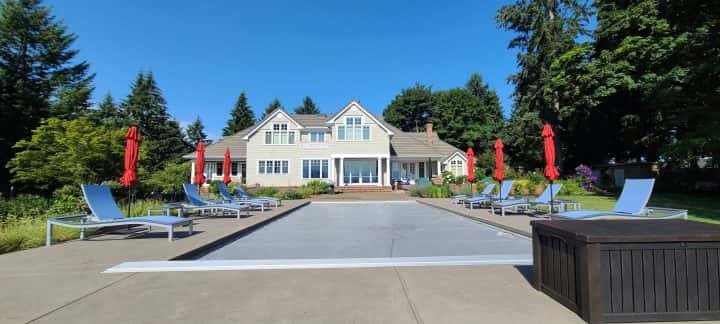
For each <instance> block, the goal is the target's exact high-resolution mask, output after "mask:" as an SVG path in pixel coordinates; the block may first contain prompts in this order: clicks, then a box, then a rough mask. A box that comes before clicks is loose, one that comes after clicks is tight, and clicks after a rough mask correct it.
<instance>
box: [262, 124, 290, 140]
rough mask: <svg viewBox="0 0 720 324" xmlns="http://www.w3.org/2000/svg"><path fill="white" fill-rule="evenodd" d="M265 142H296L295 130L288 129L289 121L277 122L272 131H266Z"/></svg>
mask: <svg viewBox="0 0 720 324" xmlns="http://www.w3.org/2000/svg"><path fill="white" fill-rule="evenodd" d="M265 144H268V145H276V144H285V145H288V144H295V132H294V131H290V130H288V124H287V123H275V124H273V125H272V130H271V131H265Z"/></svg>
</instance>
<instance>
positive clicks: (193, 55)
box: [46, 0, 516, 139]
mask: <svg viewBox="0 0 720 324" xmlns="http://www.w3.org/2000/svg"><path fill="white" fill-rule="evenodd" d="M504 2H507V1H495V0H493V1H455V2H453V3H452V4H447V3H445V2H443V1H252V2H251V1H168V0H162V1H161V0H153V1H139V0H127V1H110V0H105V1H101V0H98V1H88V0H48V1H47V2H46V4H49V5H51V6H52V7H53V13H54V14H55V15H56V16H57V17H60V18H63V19H64V20H65V23H66V24H67V25H68V26H69V28H70V31H72V32H74V33H76V34H78V36H79V39H78V40H77V42H76V44H75V48H77V49H79V50H80V54H79V56H80V58H81V59H84V60H87V61H88V62H89V63H90V65H91V70H92V72H94V73H96V74H97V76H96V79H95V86H96V90H95V93H94V100H95V101H99V100H100V99H101V98H102V96H104V94H105V93H107V92H108V91H110V92H111V93H112V94H113V96H114V97H115V98H116V99H117V100H121V99H122V98H124V97H125V96H126V95H127V94H128V91H129V86H130V84H131V83H132V81H133V79H134V78H135V76H136V74H137V73H138V71H141V70H145V71H147V70H152V72H153V73H154V75H155V77H156V79H157V81H158V83H159V85H160V87H161V89H162V91H163V94H164V95H165V98H166V99H167V101H168V107H169V111H170V113H171V114H172V115H173V116H174V117H175V118H176V119H177V120H178V121H180V122H181V124H183V125H185V124H187V123H188V122H189V121H192V120H193V119H194V118H195V116H196V115H199V116H200V117H201V119H202V121H203V123H204V124H205V127H206V131H207V133H208V135H209V136H210V137H211V138H214V139H215V138H218V137H219V136H220V134H221V132H222V128H223V127H224V126H225V122H226V121H227V119H228V117H229V111H230V109H231V108H232V106H233V104H234V102H235V99H236V98H237V96H238V94H239V93H240V91H242V90H244V91H246V92H247V95H248V98H249V101H250V105H251V106H252V107H253V109H254V111H255V113H256V116H258V117H259V116H260V115H261V114H262V111H263V110H264V108H265V107H266V106H267V105H268V103H269V102H270V101H271V100H272V99H273V98H275V97H277V98H279V99H280V101H281V102H282V104H283V106H284V107H285V108H287V109H293V108H294V107H296V106H298V105H299V104H300V102H301V100H302V98H303V96H306V95H309V96H311V97H312V98H313V99H314V100H315V102H316V103H317V105H318V106H319V108H320V110H321V111H322V112H323V113H333V112H335V111H336V110H337V109H339V108H340V107H341V106H342V105H344V104H345V103H347V102H348V101H350V100H351V99H357V100H359V101H360V102H361V103H362V104H363V105H364V106H366V107H367V108H369V109H370V110H371V111H373V112H375V113H381V112H382V110H383V109H384V108H385V106H387V104H388V103H389V102H390V100H392V98H393V97H394V96H395V95H397V94H398V93H399V92H400V90H401V89H402V88H406V87H409V86H412V85H413V84H414V83H415V82H420V83H423V84H429V85H432V86H433V88H435V89H447V88H452V87H458V86H463V85H464V84H465V81H466V80H467V79H468V77H469V76H470V74H471V73H473V72H479V73H481V74H482V75H483V77H484V78H485V81H486V82H488V83H489V84H490V85H491V87H493V88H495V89H496V90H497V91H498V94H499V95H500V97H501V101H502V105H503V109H504V110H505V112H506V113H508V112H509V109H510V106H511V103H512V100H511V98H510V95H511V93H512V86H511V85H509V84H508V83H507V81H506V80H507V77H508V76H509V75H510V74H512V73H514V72H515V71H516V62H515V52H514V51H511V50H508V49H507V43H508V41H509V39H510V38H511V36H512V35H511V34H510V33H507V32H504V31H501V30H498V29H497V28H496V24H495V21H494V19H493V16H494V15H495V12H496V11H497V9H498V8H500V6H501V5H502V4H503V3H504Z"/></svg>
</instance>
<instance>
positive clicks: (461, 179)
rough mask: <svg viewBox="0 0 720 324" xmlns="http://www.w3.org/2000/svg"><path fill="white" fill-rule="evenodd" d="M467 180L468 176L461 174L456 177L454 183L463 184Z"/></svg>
mask: <svg viewBox="0 0 720 324" xmlns="http://www.w3.org/2000/svg"><path fill="white" fill-rule="evenodd" d="M466 180H467V176H464V175H459V176H457V177H455V180H454V182H453V183H454V184H458V185H461V184H463V183H465V182H467V181H466Z"/></svg>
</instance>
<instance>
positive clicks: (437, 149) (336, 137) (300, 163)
mask: <svg viewBox="0 0 720 324" xmlns="http://www.w3.org/2000/svg"><path fill="white" fill-rule="evenodd" d="M226 149H229V150H230V154H231V161H232V162H231V168H230V170H231V177H232V179H233V181H237V182H244V183H246V184H247V185H249V186H256V185H257V186H274V187H295V186H300V185H302V184H303V183H305V182H307V181H310V180H325V181H328V182H332V183H333V184H335V185H336V187H338V189H339V190H343V188H347V187H349V186H356V187H367V186H380V187H388V186H390V185H391V181H392V180H399V179H403V180H410V181H412V180H414V179H417V178H420V177H427V178H431V177H434V176H437V175H438V174H439V173H440V172H442V171H443V170H449V171H452V172H453V173H455V174H456V175H464V174H466V173H467V164H466V162H467V158H466V157H465V154H464V153H463V152H462V151H460V150H459V149H457V148H455V147H454V146H452V145H450V144H448V143H446V142H443V141H442V140H440V138H439V137H438V136H437V134H436V133H434V132H433V131H432V124H428V125H426V131H425V132H418V133H416V132H403V131H401V130H399V129H397V128H395V127H393V126H391V125H389V124H387V123H385V122H383V121H382V120H381V119H380V118H378V117H377V116H374V115H373V114H371V113H370V112H369V111H368V110H367V109H365V108H364V107H363V106H362V105H360V103H359V102H357V101H351V102H350V103H349V104H347V105H346V106H345V107H343V108H342V109H340V110H339V111H338V112H337V113H336V114H334V115H332V116H328V115H291V114H289V113H287V112H286V111H285V110H282V109H278V110H275V111H274V112H272V113H270V114H268V115H267V116H266V117H265V118H264V119H263V120H262V121H260V122H258V123H257V124H255V125H253V126H252V127H249V128H247V129H244V130H242V131H240V132H238V133H237V134H234V135H231V136H227V137H225V138H223V139H221V140H219V141H218V142H216V143H213V144H211V145H208V146H207V148H206V151H205V159H206V162H205V173H206V176H207V179H208V181H212V180H222V177H223V160H224V153H225V150H226ZM195 157H196V156H195V153H192V154H188V155H186V156H185V158H187V159H191V160H193V161H194V159H195ZM194 172H195V163H194V162H193V164H192V169H191V170H190V174H191V175H192V174H194Z"/></svg>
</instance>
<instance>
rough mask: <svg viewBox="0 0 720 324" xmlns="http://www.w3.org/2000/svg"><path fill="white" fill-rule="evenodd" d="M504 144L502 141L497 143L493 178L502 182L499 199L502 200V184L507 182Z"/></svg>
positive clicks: (498, 140)
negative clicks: (504, 181)
mask: <svg viewBox="0 0 720 324" xmlns="http://www.w3.org/2000/svg"><path fill="white" fill-rule="evenodd" d="M502 149H503V143H502V140H501V139H499V138H498V139H497V141H495V172H493V178H495V180H497V181H498V182H500V191H499V193H498V198H500V199H502V194H503V193H502V182H503V180H505V170H504V168H505V163H504V161H503V151H502Z"/></svg>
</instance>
